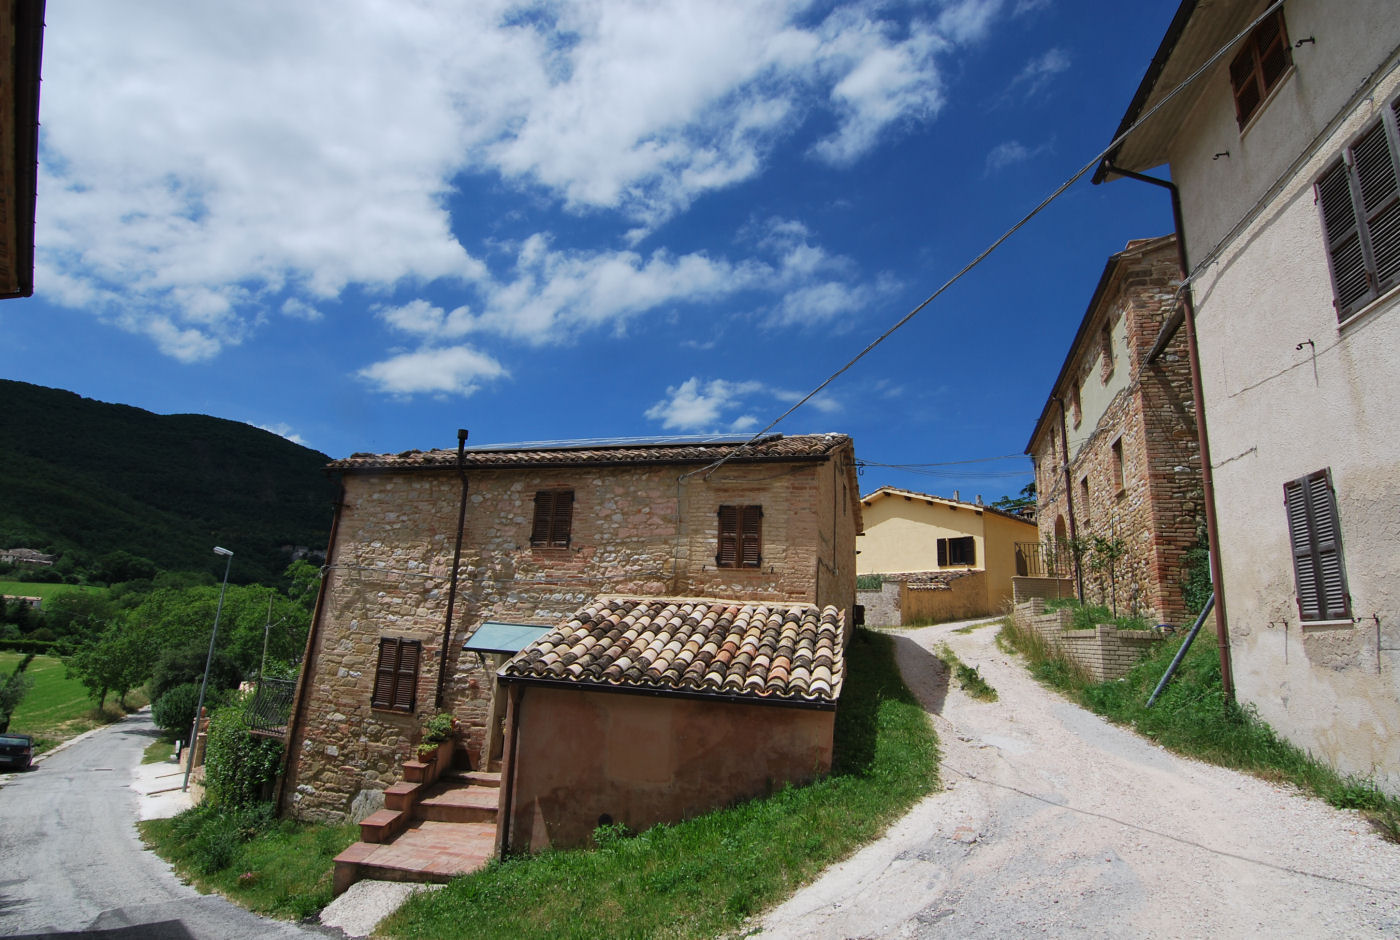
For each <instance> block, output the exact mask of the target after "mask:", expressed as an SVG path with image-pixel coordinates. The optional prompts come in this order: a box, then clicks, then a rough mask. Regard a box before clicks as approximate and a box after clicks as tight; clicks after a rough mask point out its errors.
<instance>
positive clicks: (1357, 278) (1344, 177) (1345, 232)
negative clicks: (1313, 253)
mask: <svg viewBox="0 0 1400 940" xmlns="http://www.w3.org/2000/svg"><path fill="white" fill-rule="evenodd" d="M1397 117H1400V99H1397V100H1395V101H1393V102H1391V104H1390V106H1389V107H1388V108H1385V109H1384V110H1383V111H1382V112H1381V119H1380V120H1378V121H1376V122H1375V123H1374V124H1372V125H1371V126H1370V127H1368V128H1367V129H1366V130H1365V131H1364V132H1363V133H1362V134H1361V136H1360V137H1359V138H1357V140H1356V141H1355V142H1354V143H1353V144H1352V145H1351V146H1350V147H1347V148H1346V150H1344V151H1342V155H1341V156H1340V157H1338V158H1337V161H1336V162H1335V163H1333V164H1332V165H1331V166H1329V167H1328V168H1327V170H1326V171H1325V172H1324V173H1323V174H1322V176H1321V177H1320V178H1319V179H1318V181H1317V185H1316V187H1315V188H1314V191H1315V194H1316V201H1317V205H1318V210H1319V212H1321V214H1322V231H1323V236H1324V238H1325V239H1326V241H1327V262H1328V268H1329V270H1330V271H1331V273H1332V291H1333V297H1334V300H1333V303H1334V305H1335V306H1336V308H1337V319H1339V320H1345V319H1347V317H1349V316H1351V315H1352V314H1353V313H1355V312H1356V311H1357V310H1360V309H1361V308H1362V307H1364V306H1365V305H1366V304H1368V303H1370V302H1371V301H1372V300H1375V299H1376V298H1377V297H1379V296H1380V295H1381V294H1383V293H1385V292H1386V291H1387V290H1389V289H1390V288H1392V287H1394V286H1395V285H1396V284H1400V130H1397Z"/></svg>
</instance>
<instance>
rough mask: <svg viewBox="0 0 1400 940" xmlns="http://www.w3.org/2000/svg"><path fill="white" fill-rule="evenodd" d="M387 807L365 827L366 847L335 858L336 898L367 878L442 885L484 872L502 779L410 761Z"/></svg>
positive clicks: (386, 794) (362, 829)
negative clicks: (470, 873)
mask: <svg viewBox="0 0 1400 940" xmlns="http://www.w3.org/2000/svg"><path fill="white" fill-rule="evenodd" d="M403 769H404V779H403V780H402V781H400V782H399V783H396V784H394V785H393V786H391V787H389V788H388V789H387V790H385V791H384V808H383V809H381V810H379V811H378V812H375V813H372V814H370V815H369V816H368V817H366V819H365V820H364V821H363V822H361V823H360V841H359V842H356V843H355V844H354V845H352V846H350V847H349V848H348V849H346V850H345V851H344V852H341V853H340V854H339V855H337V856H336V857H335V893H336V895H337V896H339V895H340V894H341V893H342V892H344V891H345V889H346V888H349V887H350V886H351V885H352V884H354V883H355V882H356V881H359V880H360V879H362V878H374V879H378V880H381V881H424V882H443V881H447V880H449V879H451V878H453V877H455V876H457V875H464V874H467V873H468V872H473V871H476V870H477V869H478V868H484V867H485V865H486V863H487V861H488V860H489V859H490V858H491V857H492V856H493V855H494V854H495V850H496V807H497V802H498V800H499V797H500V785H501V775H500V774H499V773H488V772H485V771H471V770H450V769H449V770H445V771H443V772H442V773H441V776H439V775H438V771H437V769H436V768H435V767H434V765H433V764H432V763H423V762H421V761H415V760H410V761H406V762H405V763H404V767H403Z"/></svg>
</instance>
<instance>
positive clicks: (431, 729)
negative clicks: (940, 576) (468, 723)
mask: <svg viewBox="0 0 1400 940" xmlns="http://www.w3.org/2000/svg"><path fill="white" fill-rule="evenodd" d="M456 731H457V719H456V718H454V717H452V716H451V715H450V714H448V713H447V712H439V713H438V714H436V715H434V716H433V717H431V718H429V719H428V720H427V721H425V722H424V723H423V738H422V740H421V741H419V743H418V759H419V760H420V761H422V762H423V763H425V764H429V765H436V766H435V768H434V773H433V776H434V777H437V775H438V774H440V773H442V771H443V769H444V768H446V767H447V765H448V764H449V763H451V761H452V743H453V735H454V734H455V733H456Z"/></svg>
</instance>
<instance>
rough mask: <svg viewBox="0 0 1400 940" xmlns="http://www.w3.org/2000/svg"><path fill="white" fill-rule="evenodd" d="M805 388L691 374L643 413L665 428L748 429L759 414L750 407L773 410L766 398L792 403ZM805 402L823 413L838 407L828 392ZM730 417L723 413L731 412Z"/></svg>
mask: <svg viewBox="0 0 1400 940" xmlns="http://www.w3.org/2000/svg"><path fill="white" fill-rule="evenodd" d="M804 394H806V393H805V392H793V391H788V390H786V389H777V388H770V387H768V386H766V385H764V384H763V383H762V382H756V381H751V380H750V381H743V382H730V381H726V380H725V379H710V380H709V381H702V380H701V379H700V378H698V377H695V376H692V377H691V378H688V379H686V380H685V381H684V382H682V383H681V384H680V385H675V386H671V387H669V388H667V389H666V397H665V398H663V399H662V400H661V401H659V402H657V403H656V404H654V405H652V406H651V407H650V408H648V409H647V411H646V417H648V418H650V419H651V420H652V421H657V422H660V424H661V426H662V427H663V428H665V429H666V430H668V431H693V432H697V433H703V432H707V431H728V432H739V431H750V430H753V429H754V428H755V427H757V426H758V424H759V418H758V417H757V416H756V415H754V414H753V413H752V411H751V410H750V409H751V408H753V407H756V406H757V407H759V408H760V409H761V410H762V411H764V412H768V411H772V410H774V408H773V407H772V406H770V405H769V404H768V402H769V401H776V402H781V403H783V404H792V403H794V402H797V401H800V400H801V399H802V397H803V395H804ZM807 404H808V405H810V406H812V407H813V408H815V409H816V410H817V411H820V412H822V413H823V414H830V413H833V412H836V411H839V410H841V405H840V403H839V402H837V401H836V400H835V399H833V398H831V397H830V396H828V395H818V396H816V397H815V398H813V399H812V400H811V401H810V402H808V403H807ZM735 412H739V414H737V415H736V416H735V417H733V418H726V417H725V416H726V415H729V414H735Z"/></svg>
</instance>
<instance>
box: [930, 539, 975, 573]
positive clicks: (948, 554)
mask: <svg viewBox="0 0 1400 940" xmlns="http://www.w3.org/2000/svg"><path fill="white" fill-rule="evenodd" d="M976 564H977V540H976V539H974V538H973V537H972V536H970V535H964V536H961V537H959V538H955V539H939V540H938V567H940V568H954V567H958V566H960V565H966V566H968V567H972V566H975V565H976Z"/></svg>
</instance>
